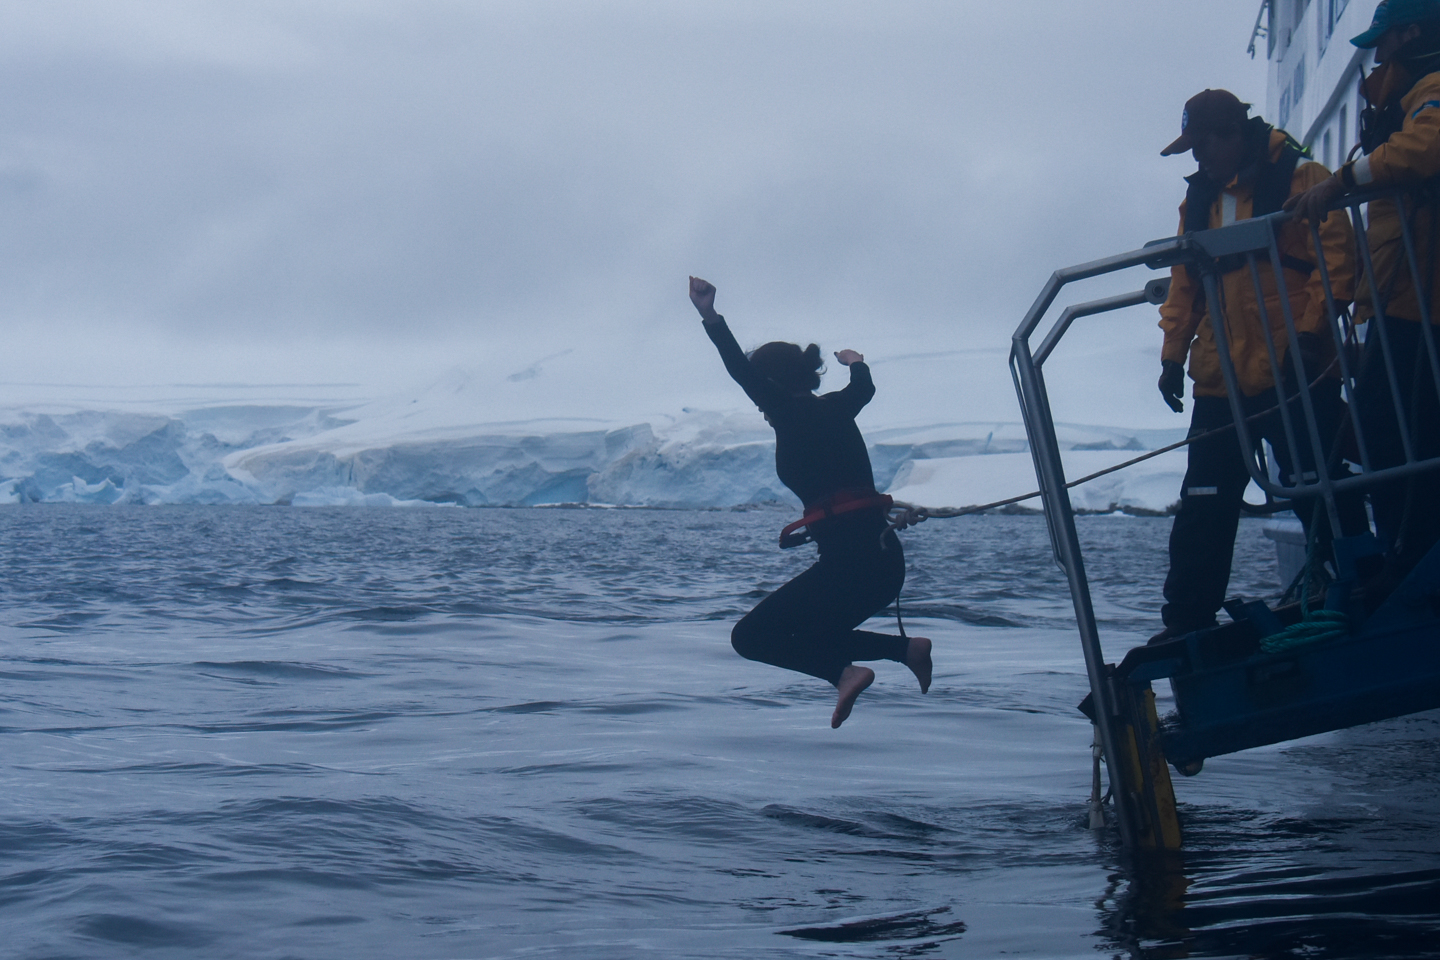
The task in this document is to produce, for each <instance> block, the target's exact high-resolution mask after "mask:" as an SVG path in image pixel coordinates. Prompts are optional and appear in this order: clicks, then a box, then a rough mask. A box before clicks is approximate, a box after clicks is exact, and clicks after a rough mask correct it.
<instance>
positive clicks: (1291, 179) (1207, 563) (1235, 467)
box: [1154, 90, 1364, 640]
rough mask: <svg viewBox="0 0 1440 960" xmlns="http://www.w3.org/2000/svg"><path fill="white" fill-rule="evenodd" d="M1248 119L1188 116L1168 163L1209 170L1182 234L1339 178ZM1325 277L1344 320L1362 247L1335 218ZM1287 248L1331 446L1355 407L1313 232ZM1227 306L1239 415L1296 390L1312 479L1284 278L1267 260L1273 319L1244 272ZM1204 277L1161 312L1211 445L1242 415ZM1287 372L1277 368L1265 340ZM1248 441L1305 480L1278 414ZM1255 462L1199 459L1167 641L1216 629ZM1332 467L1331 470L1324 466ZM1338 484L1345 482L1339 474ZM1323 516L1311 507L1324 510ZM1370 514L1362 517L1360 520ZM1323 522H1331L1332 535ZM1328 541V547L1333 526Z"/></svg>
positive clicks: (1235, 444)
mask: <svg viewBox="0 0 1440 960" xmlns="http://www.w3.org/2000/svg"><path fill="white" fill-rule="evenodd" d="M1249 109H1250V105H1249V104H1247V103H1242V102H1241V101H1240V100H1239V99H1238V98H1237V97H1236V96H1235V95H1234V94H1233V93H1230V92H1229V91H1228V90H1205V91H1203V92H1201V93H1199V94H1197V95H1196V96H1194V97H1192V98H1191V99H1190V100H1189V101H1188V102H1187V103H1186V104H1185V112H1184V114H1183V117H1182V120H1181V134H1180V137H1179V139H1177V140H1175V142H1173V143H1171V144H1170V145H1169V146H1168V147H1166V148H1165V149H1164V150H1163V151H1161V155H1162V156H1170V155H1171V154H1176V153H1181V152H1183V151H1186V150H1189V151H1191V152H1192V154H1193V155H1194V157H1195V160H1196V161H1197V162H1198V163H1199V165H1200V169H1199V170H1198V171H1197V172H1196V173H1195V174H1194V175H1193V176H1190V177H1187V178H1186V180H1187V183H1188V184H1189V188H1188V190H1187V192H1186V195H1185V202H1184V203H1182V204H1181V206H1180V232H1181V233H1182V234H1183V233H1186V232H1190V231H1197V230H1208V229H1214V228H1217V227H1223V226H1227V225H1229V224H1232V223H1234V222H1236V221H1239V220H1246V219H1249V218H1251V217H1259V216H1264V215H1266V214H1270V213H1277V212H1279V211H1280V209H1281V206H1282V205H1283V204H1284V203H1285V201H1286V200H1287V199H1289V198H1290V197H1293V196H1296V195H1298V194H1301V193H1303V192H1304V191H1305V190H1307V189H1308V188H1309V187H1312V186H1314V185H1315V184H1317V183H1319V182H1321V181H1323V180H1325V179H1326V178H1328V177H1329V176H1330V171H1329V170H1327V169H1326V168H1325V167H1323V166H1321V165H1320V164H1318V163H1314V162H1312V161H1310V160H1309V159H1308V156H1307V154H1306V153H1305V151H1304V150H1303V149H1302V148H1301V147H1300V145H1299V144H1297V143H1296V142H1295V141H1294V140H1293V139H1292V138H1291V137H1290V136H1289V135H1288V134H1286V133H1285V132H1284V131H1282V130H1277V129H1275V128H1274V127H1272V126H1270V125H1269V124H1268V123H1266V122H1265V121H1264V120H1263V119H1261V118H1260V117H1251V116H1249ZM1321 244H1322V248H1323V250H1324V257H1325V265H1326V268H1327V270H1328V271H1329V278H1330V284H1331V289H1332V292H1333V295H1334V298H1335V299H1336V300H1337V306H1344V305H1346V304H1347V303H1348V302H1349V300H1350V299H1351V298H1352V297H1353V294H1354V282H1355V266H1354V235H1353V233H1352V231H1351V229H1350V225H1349V223H1348V221H1346V220H1345V219H1344V218H1342V217H1331V218H1329V219H1328V220H1327V221H1326V222H1325V224H1324V225H1323V227H1322V229H1321ZM1276 246H1277V248H1278V250H1279V254H1280V269H1281V270H1282V271H1283V277H1284V282H1285V289H1286V292H1287V294H1288V299H1289V307H1290V311H1291V315H1292V317H1293V318H1294V321H1295V328H1296V331H1297V333H1298V334H1299V336H1298V338H1297V339H1298V340H1299V345H1300V354H1301V357H1302V359H1303V363H1304V368H1305V378H1304V382H1309V383H1314V382H1316V381H1317V379H1318V381H1319V383H1318V385H1317V386H1316V387H1315V389H1313V390H1312V391H1311V398H1312V401H1313V403H1314V406H1315V408H1316V411H1317V420H1318V421H1319V426H1320V436H1321V437H1322V439H1323V440H1324V442H1326V443H1329V442H1330V440H1331V438H1333V437H1334V436H1335V430H1336V428H1337V426H1338V424H1339V422H1340V418H1341V413H1342V411H1343V404H1342V401H1341V399H1340V387H1339V380H1338V377H1337V373H1338V369H1336V368H1337V365H1336V364H1335V363H1334V362H1333V361H1334V354H1335V350H1334V339H1333V337H1332V336H1331V334H1330V332H1329V327H1328V323H1329V321H1330V318H1329V316H1328V314H1327V312H1326V311H1327V309H1328V307H1327V304H1326V299H1325V292H1324V286H1323V284H1322V282H1321V275H1320V271H1319V269H1318V266H1317V261H1318V258H1319V254H1318V253H1317V252H1316V250H1315V249H1314V243H1313V241H1312V233H1311V230H1310V228H1309V226H1308V225H1307V224H1305V223H1302V222H1299V221H1296V220H1289V221H1287V222H1285V223H1283V224H1281V225H1279V228H1278V231H1277V237H1276ZM1220 269H1221V271H1222V273H1221V277H1220V294H1221V300H1222V302H1223V304H1224V311H1223V312H1224V317H1223V322H1224V330H1225V335H1226V339H1227V341H1228V345H1229V353H1230V358H1231V360H1232V361H1233V363H1234V367H1235V378H1236V382H1237V386H1238V387H1239V390H1240V392H1241V394H1242V398H1241V403H1242V407H1243V409H1244V410H1245V412H1246V415H1247V416H1251V415H1254V414H1258V413H1260V412H1261V411H1264V410H1267V409H1272V408H1275V407H1276V405H1277V403H1278V402H1279V398H1278V395H1277V390H1276V382H1277V379H1278V380H1279V381H1280V382H1281V383H1282V384H1284V385H1286V386H1287V388H1288V389H1287V391H1286V392H1287V393H1288V394H1289V396H1290V397H1291V406H1290V410H1291V412H1292V414H1293V415H1294V420H1293V422H1294V423H1295V425H1296V428H1297V429H1296V433H1297V435H1298V436H1297V438H1296V442H1297V443H1298V444H1299V445H1300V447H1301V449H1300V450H1299V451H1296V452H1298V454H1299V456H1298V461H1299V467H1300V470H1301V471H1302V473H1309V474H1311V476H1312V477H1313V475H1314V474H1313V471H1315V469H1316V458H1315V456H1314V455H1313V453H1312V451H1311V448H1310V443H1309V441H1308V435H1307V432H1306V430H1305V428H1304V419H1303V414H1302V412H1301V405H1300V403H1299V402H1298V391H1297V387H1296V385H1297V383H1299V382H1301V381H1300V380H1299V378H1298V377H1297V375H1296V372H1295V370H1294V362H1293V360H1292V359H1290V353H1291V351H1290V339H1289V335H1288V333H1287V332H1286V329H1285V314H1284V311H1283V310H1282V307H1281V303H1280V293H1279V287H1278V286H1277V284H1276V278H1275V272H1274V266H1273V265H1272V264H1271V263H1270V262H1269V259H1268V257H1266V258H1263V259H1261V260H1259V261H1258V273H1259V277H1260V286H1261V290H1262V291H1263V296H1264V312H1263V316H1262V312H1261V310H1260V306H1259V304H1258V303H1257V299H1256V290H1255V280H1254V277H1253V276H1252V274H1251V271H1250V269H1249V267H1248V265H1247V264H1246V263H1245V262H1244V261H1243V259H1237V260H1236V261H1235V262H1224V263H1221V264H1220ZM1215 320H1216V318H1215V317H1212V316H1211V315H1210V311H1209V309H1208V305H1207V303H1206V298H1205V293H1204V288H1203V286H1202V284H1201V281H1200V277H1199V276H1196V275H1194V274H1193V273H1192V271H1191V269H1190V268H1189V267H1187V266H1183V265H1182V266H1177V267H1175V268H1174V269H1173V271H1172V274H1171V284H1170V295H1169V297H1168V298H1167V299H1166V301H1165V303H1164V304H1163V305H1162V306H1161V307H1160V327H1161V329H1162V330H1164V331H1165V340H1164V347H1163V349H1162V352H1161V375H1160V383H1159V386H1160V393H1161V396H1162V397H1163V398H1164V400H1165V402H1166V403H1168V404H1169V405H1170V407H1171V409H1173V410H1175V411H1176V412H1177V413H1178V412H1180V411H1181V410H1183V409H1184V404H1183V401H1182V395H1183V390H1184V363H1185V360H1186V358H1187V357H1188V358H1189V361H1190V379H1191V380H1193V381H1194V410H1193V411H1192V414H1191V421H1190V435H1191V436H1196V435H1198V434H1202V433H1206V432H1208V431H1212V430H1215V429H1216V428H1218V427H1223V426H1225V425H1227V424H1229V423H1231V421H1232V417H1231V410H1230V401H1229V399H1228V393H1227V390H1226V384H1225V380H1224V378H1223V376H1222V374H1221V366H1220V357H1219V354H1218V352H1217V347H1216V341H1215V330H1214V326H1213V325H1214V323H1215ZM1267 338H1268V339H1269V340H1270V341H1271V343H1273V345H1274V353H1275V355H1276V358H1277V361H1278V363H1279V365H1280V368H1281V370H1282V374H1281V376H1280V377H1279V378H1277V377H1276V372H1275V370H1274V369H1272V367H1271V361H1270V350H1269V349H1268V348H1267V345H1266V339H1267ZM1250 435H1251V438H1252V440H1254V441H1255V442H1256V443H1258V442H1259V440H1260V438H1264V439H1265V440H1268V441H1269V442H1270V445H1271V448H1272V449H1273V450H1274V452H1275V458H1276V461H1277V464H1278V466H1279V467H1280V470H1281V476H1282V478H1285V479H1287V480H1288V479H1293V473H1292V471H1293V469H1294V467H1295V463H1296V460H1297V458H1296V457H1295V456H1292V451H1291V450H1290V448H1289V445H1288V444H1287V442H1286V438H1285V433H1284V427H1283V422H1282V420H1281V417H1280V414H1279V411H1278V410H1273V412H1271V413H1270V414H1268V415H1265V416H1262V417H1260V419H1258V420H1255V421H1251V423H1250ZM1244 457H1245V454H1244V453H1243V452H1242V451H1241V449H1240V443H1239V440H1238V437H1237V434H1236V432H1235V431H1228V432H1225V433H1223V434H1221V435H1219V436H1215V437H1210V438H1207V439H1203V440H1199V441H1196V442H1195V443H1192V444H1191V445H1190V447H1189V464H1188V468H1187V470H1186V473H1185V481H1184V484H1183V485H1182V487H1181V492H1180V510H1179V513H1178V514H1176V517H1175V522H1174V526H1173V527H1172V528H1171V532H1170V571H1169V574H1168V575H1167V577H1166V579H1165V601H1166V602H1165V606H1164V607H1163V608H1162V610H1161V616H1162V618H1163V620H1164V623H1165V630H1164V631H1162V633H1160V634H1158V635H1157V636H1156V638H1154V639H1155V640H1159V639H1164V638H1168V637H1173V636H1179V635H1182V634H1185V633H1189V632H1191V631H1193V630H1198V629H1202V628H1204V627H1207V626H1211V625H1213V624H1214V623H1215V614H1216V612H1217V611H1218V610H1219V609H1220V606H1221V604H1222V603H1223V602H1224V599H1225V589H1226V586H1227V585H1228V583H1229V578H1230V561H1231V557H1232V555H1233V553H1234V547H1235V533H1236V529H1237V526H1238V524H1239V520H1240V509H1241V502H1242V500H1243V497H1244V493H1245V487H1246V485H1247V484H1248V482H1249V475H1248V473H1247V472H1246V468H1245V460H1244ZM1320 459H1321V462H1324V461H1325V460H1326V459H1327V458H1325V457H1322V458H1320ZM1337 475H1338V472H1337ZM1312 502H1313V501H1312ZM1312 502H1306V503H1300V504H1297V508H1296V512H1297V513H1299V514H1300V516H1301V519H1302V520H1303V521H1304V522H1305V523H1307V525H1308V524H1310V523H1311V521H1312V512H1313V511H1312ZM1346 512H1347V517H1346V518H1345V519H1344V521H1343V522H1345V525H1346V527H1347V532H1359V530H1355V531H1349V530H1348V528H1349V527H1350V526H1352V525H1353V526H1357V527H1358V526H1360V525H1362V524H1363V523H1364V519H1363V508H1362V507H1361V506H1360V505H1359V502H1358V501H1356V500H1355V499H1354V498H1351V499H1350V500H1349V501H1348V502H1347V511H1346ZM1357 514H1358V516H1357ZM1321 522H1322V523H1323V522H1324V521H1323V520H1322V521H1321ZM1323 535H1324V536H1325V537H1326V538H1328V536H1329V530H1328V524H1327V525H1326V526H1325V529H1324V531H1323Z"/></svg>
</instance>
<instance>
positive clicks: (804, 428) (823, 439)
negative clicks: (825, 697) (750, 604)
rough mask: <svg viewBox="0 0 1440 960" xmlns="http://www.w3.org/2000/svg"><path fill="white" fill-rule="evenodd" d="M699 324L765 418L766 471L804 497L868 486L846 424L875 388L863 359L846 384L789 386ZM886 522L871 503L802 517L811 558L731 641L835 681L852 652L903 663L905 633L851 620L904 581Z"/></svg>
mask: <svg viewBox="0 0 1440 960" xmlns="http://www.w3.org/2000/svg"><path fill="white" fill-rule="evenodd" d="M705 332H706V333H708V334H709V335H710V339H711V340H712V341H713V342H714V343H715V346H716V348H717V349H718V350H719V351H720V357H721V359H723V360H724V361H725V369H726V370H728V371H730V376H732V377H734V378H735V382H736V383H738V384H740V386H741V387H742V388H743V389H744V390H745V393H746V395H747V396H749V397H750V399H751V400H753V401H755V404H756V406H758V407H759V408H760V409H761V410H762V411H764V413H765V415H766V416H767V417H769V418H770V425H771V426H772V427H774V428H775V472H776V473H777V474H779V476H780V480H781V482H783V483H784V484H785V486H787V487H789V488H790V489H791V490H793V491H794V492H795V495H796V496H798V497H799V498H800V499H801V501H803V502H804V503H805V505H806V506H807V507H812V506H815V505H816V504H818V503H820V502H821V501H823V500H825V498H827V497H829V496H831V495H833V494H835V493H838V492H840V491H842V490H843V491H846V492H848V493H852V494H865V493H874V492H875V475H874V474H873V473H872V472H871V469H870V454H869V453H868V452H867V451H866V449H865V440H864V438H863V437H861V436H860V428H859V427H857V426H856V425H855V415H856V414H858V413H859V412H860V410H861V408H863V407H864V406H865V404H867V403H869V402H870V398H871V397H873V396H875V384H874V383H872V382H871V380H870V368H869V367H867V366H865V364H863V363H852V364H850V385H849V386H847V387H846V388H845V389H843V390H837V391H835V392H834V393H827V394H824V395H822V396H818V397H817V396H815V395H814V394H812V393H809V392H805V393H801V394H793V393H788V392H786V391H785V390H784V389H782V388H781V387H780V386H778V385H777V384H776V383H775V382H774V381H772V380H770V379H769V378H768V377H765V376H763V375H761V373H760V372H759V371H758V370H756V369H755V368H754V367H753V366H752V365H751V364H750V360H749V358H748V357H746V356H745V353H744V351H742V350H741V349H740V345H739V344H737V343H736V342H735V337H734V336H733V335H732V334H731V333H730V329H729V328H728V327H727V326H725V322H724V320H723V319H722V320H721V321H720V322H718V323H706V324H705ZM886 526H887V518H886V515H885V510H884V509H883V508H881V507H879V506H877V507H874V508H873V509H863V510H856V511H854V512H851V513H844V514H840V515H839V516H837V517H832V518H831V519H828V520H822V521H820V522H818V523H813V524H811V525H810V527H809V531H810V535H811V537H813V538H814V540H815V544H816V546H817V547H819V549H820V558H819V560H818V561H817V562H816V563H815V565H814V566H812V567H811V568H810V569H808V570H806V571H805V572H804V573H802V574H800V575H799V576H798V577H796V578H795V579H794V580H791V581H790V582H789V583H787V584H785V585H784V586H783V587H781V588H780V589H779V590H776V591H775V592H774V593H772V594H770V596H768V597H766V598H765V599H764V600H762V601H761V602H760V604H759V605H758V606H756V607H755V609H754V610H751V611H750V612H749V613H748V614H746V615H745V618H744V619H742V620H741V621H740V622H739V623H737V624H736V625H735V629H734V630H733V631H731V635H730V639H731V642H732V643H733V644H734V646H735V650H736V651H737V652H738V653H739V654H740V655H741V656H743V657H747V658H749V659H751V660H759V661H761V662H762V663H773V664H775V665H776V666H779V667H785V668H786V669H789V670H798V671H800V672H801V673H808V674H810V675H811V676H813V677H819V678H821V679H823V680H828V681H829V682H830V683H835V684H838V683H839V682H840V676H841V674H842V672H843V671H844V669H845V667H847V666H849V665H850V664H851V663H853V662H855V661H857V660H894V661H896V662H897V663H904V662H905V658H906V653H907V651H908V649H909V641H908V640H906V639H905V638H904V637H893V636H887V635H885V634H879V633H871V632H868V631H865V630H859V629H857V628H858V627H859V626H860V625H861V624H863V623H864V622H865V621H866V620H867V619H868V618H869V617H871V616H872V615H874V614H876V613H878V612H879V611H881V610H883V609H884V608H885V606H886V605H887V604H889V603H890V601H892V600H894V599H895V597H896V596H897V595H899V593H900V587H901V585H902V584H904V582H905V553H904V551H903V550H902V549H901V548H900V540H899V538H897V537H896V536H895V534H894V533H893V532H887V531H886V530H885V528H886ZM882 534H883V541H882ZM882 543H883V546H882Z"/></svg>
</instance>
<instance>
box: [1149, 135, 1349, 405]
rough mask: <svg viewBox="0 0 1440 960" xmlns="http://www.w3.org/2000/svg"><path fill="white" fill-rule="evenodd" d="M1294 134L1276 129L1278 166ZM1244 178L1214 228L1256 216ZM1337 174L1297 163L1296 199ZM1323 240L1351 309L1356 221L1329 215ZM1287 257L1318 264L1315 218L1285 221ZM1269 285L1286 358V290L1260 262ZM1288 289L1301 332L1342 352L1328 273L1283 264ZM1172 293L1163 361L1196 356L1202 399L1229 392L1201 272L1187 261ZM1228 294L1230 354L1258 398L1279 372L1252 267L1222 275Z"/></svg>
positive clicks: (1225, 197)
mask: <svg viewBox="0 0 1440 960" xmlns="http://www.w3.org/2000/svg"><path fill="white" fill-rule="evenodd" d="M1285 140H1286V135H1285V133H1284V132H1282V131H1279V130H1272V131H1271V133H1270V156H1269V160H1270V162H1271V163H1274V162H1276V161H1277V160H1279V158H1280V154H1281V152H1282V149H1283V147H1284V145H1285ZM1243 176H1244V174H1242V175H1241V177H1237V178H1236V179H1235V180H1232V181H1231V182H1230V183H1229V184H1228V185H1227V186H1226V187H1225V189H1224V190H1222V191H1220V195H1219V196H1218V197H1217V198H1216V199H1215V202H1214V203H1212V204H1211V206H1210V219H1209V224H1210V228H1211V229H1214V228H1216V227H1221V226H1226V225H1228V224H1231V223H1234V222H1235V221H1237V220H1248V219H1249V218H1250V217H1251V216H1252V215H1253V211H1254V195H1253V185H1252V184H1249V183H1244V182H1241V178H1242V177H1243ZM1329 176H1330V171H1329V170H1327V169H1325V167H1324V166H1322V165H1321V164H1318V163H1314V162H1304V161H1302V162H1301V163H1299V164H1297V165H1296V166H1295V173H1294V174H1293V175H1292V176H1291V178H1290V196H1292V197H1293V196H1295V195H1296V194H1299V193H1303V192H1305V191H1306V190H1308V189H1309V188H1310V187H1312V186H1314V185H1315V184H1317V183H1319V182H1320V181H1322V180H1324V179H1326V178H1327V177H1329ZM1184 232H1185V204H1184V203H1181V204H1180V233H1182V234H1183V233H1184ZM1320 240H1321V244H1322V245H1323V247H1324V249H1325V263H1326V266H1327V268H1328V269H1329V272H1330V284H1331V290H1332V292H1333V294H1334V297H1335V300H1336V306H1337V307H1339V306H1344V305H1345V304H1347V303H1349V301H1350V300H1351V299H1352V298H1353V296H1354V288H1355V257H1354V250H1355V241H1354V232H1353V231H1352V230H1351V228H1350V221H1349V220H1348V219H1347V218H1346V217H1343V216H1331V217H1327V218H1326V220H1325V223H1324V225H1323V226H1322V227H1321V229H1320ZM1276 245H1277V246H1278V247H1279V250H1280V256H1281V258H1282V260H1286V259H1289V258H1293V259H1294V260H1297V261H1304V262H1306V263H1312V264H1313V263H1316V262H1317V257H1316V254H1315V251H1314V244H1313V243H1312V242H1311V234H1310V227H1309V225H1308V224H1307V223H1305V222H1303V221H1297V220H1289V221H1287V222H1285V223H1284V224H1283V225H1281V227H1280V229H1279V232H1278V235H1277V237H1276ZM1257 266H1258V269H1259V273H1260V282H1261V288H1262V289H1263V290H1264V294H1265V311H1266V316H1267V317H1268V319H1269V321H1270V330H1271V333H1272V336H1273V339H1274V343H1275V355H1276V358H1277V359H1278V360H1279V361H1280V362H1281V363H1284V361H1285V355H1286V351H1287V349H1288V347H1289V338H1288V336H1287V335H1286V333H1285V315H1284V313H1283V312H1282V311H1281V309H1280V295H1279V292H1278V290H1277V289H1276V286H1275V275H1274V271H1273V269H1272V267H1271V266H1270V263H1269V261H1268V260H1263V259H1262V260H1259V261H1258V264H1257ZM1282 269H1283V270H1284V277H1285V289H1286V291H1287V292H1288V293H1289V295H1290V310H1291V312H1292V315H1293V316H1294V318H1295V329H1296V331H1297V332H1300V333H1314V334H1317V335H1318V336H1320V339H1321V342H1322V344H1323V345H1324V348H1325V349H1327V350H1329V351H1332V352H1333V350H1334V343H1333V341H1332V339H1331V337H1330V334H1329V332H1328V331H1327V329H1326V319H1327V318H1326V315H1325V309H1326V306H1325V290H1324V287H1323V285H1322V283H1321V280H1320V271H1319V269H1315V270H1312V271H1310V272H1309V273H1308V274H1307V273H1305V272H1304V271H1302V270H1298V269H1291V268H1290V267H1289V266H1284V267H1282ZM1170 277H1171V281H1170V296H1169V297H1167V298H1166V300H1165V303H1164V304H1162V305H1161V307H1160V329H1161V330H1164V331H1165V343H1164V347H1163V349H1162V351H1161V354H1160V356H1161V359H1163V360H1174V361H1176V362H1177V363H1184V362H1185V358H1186V356H1187V355H1188V356H1189V358H1190V379H1191V380H1193V381H1195V395H1196V396H1197V397H1203V396H1211V397H1223V396H1225V393H1226V391H1225V380H1224V377H1223V376H1222V375H1221V373H1220V359H1219V354H1218V352H1217V351H1216V348H1215V331H1214V330H1213V329H1212V327H1211V318H1210V315H1209V310H1208V309H1207V306H1206V303H1205V296H1204V288H1203V287H1202V286H1201V285H1200V283H1199V278H1198V277H1193V278H1192V276H1191V274H1190V271H1189V270H1187V269H1186V268H1185V267H1183V266H1177V267H1174V268H1172V269H1171V272H1170ZM1220 289H1221V296H1222V298H1223V301H1224V304H1225V333H1226V337H1227V338H1228V339H1229V342H1230V356H1231V358H1232V359H1233V360H1234V363H1235V374H1236V378H1237V379H1238V381H1239V385H1240V390H1241V392H1242V393H1244V394H1245V395H1246V396H1254V395H1256V394H1258V393H1260V392H1262V391H1264V390H1267V389H1269V388H1270V387H1273V386H1274V385H1275V375H1274V373H1273V371H1272V370H1271V369H1270V356H1269V353H1268V351H1267V350H1266V349H1265V339H1264V337H1265V333H1264V330H1263V329H1262V327H1261V323H1260V310H1259V308H1258V307H1257V305H1256V302H1255V282H1254V280H1253V279H1252V277H1251V275H1250V269H1249V267H1242V268H1241V269H1239V270H1232V271H1230V272H1228V273H1225V274H1223V275H1222V276H1221V278H1220Z"/></svg>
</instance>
